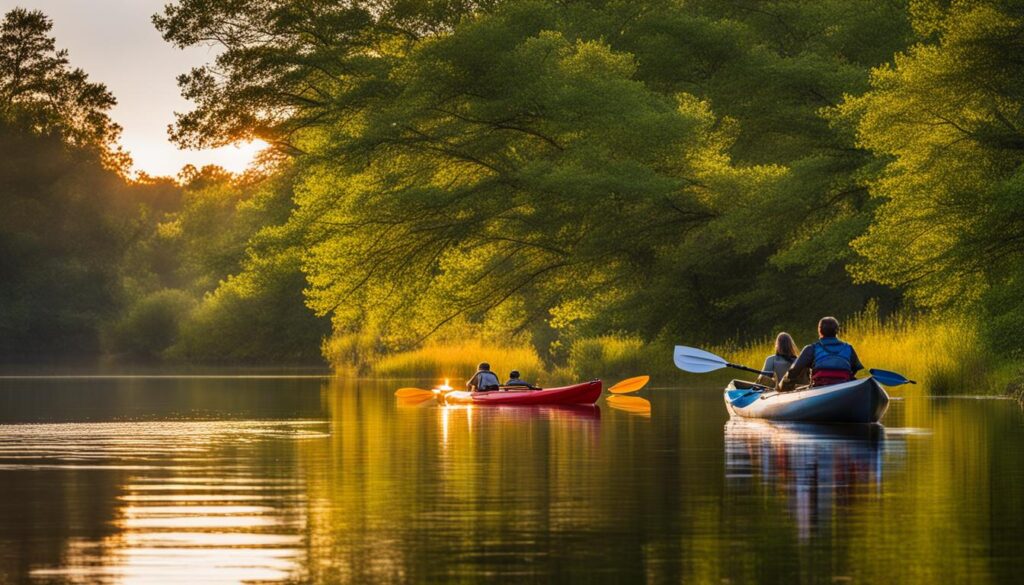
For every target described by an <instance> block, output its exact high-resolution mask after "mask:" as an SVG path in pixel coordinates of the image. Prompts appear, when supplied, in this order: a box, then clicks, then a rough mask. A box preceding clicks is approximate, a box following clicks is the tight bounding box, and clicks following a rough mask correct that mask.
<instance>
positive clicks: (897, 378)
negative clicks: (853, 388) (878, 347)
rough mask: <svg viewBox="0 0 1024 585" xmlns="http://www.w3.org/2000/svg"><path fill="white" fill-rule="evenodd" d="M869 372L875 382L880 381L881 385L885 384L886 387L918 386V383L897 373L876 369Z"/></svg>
mask: <svg viewBox="0 0 1024 585" xmlns="http://www.w3.org/2000/svg"><path fill="white" fill-rule="evenodd" d="M868 371H869V372H871V376H872V377H874V379H875V380H878V383H879V384H883V385H885V386H902V385H903V384H917V382H915V381H913V380H908V379H907V378H906V376H904V375H903V374H897V373H896V372H890V371H887V370H876V369H871V370H868Z"/></svg>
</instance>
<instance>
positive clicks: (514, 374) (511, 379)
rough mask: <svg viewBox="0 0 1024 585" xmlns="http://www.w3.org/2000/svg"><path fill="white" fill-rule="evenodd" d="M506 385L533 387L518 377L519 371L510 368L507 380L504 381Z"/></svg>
mask: <svg viewBox="0 0 1024 585" xmlns="http://www.w3.org/2000/svg"><path fill="white" fill-rule="evenodd" d="M505 385H506V386H522V387H524V388H533V386H531V385H530V383H529V382H527V381H525V380H522V379H520V378H519V371H518V370H512V371H511V372H509V373H508V382H505Z"/></svg>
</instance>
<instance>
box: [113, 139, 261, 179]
mask: <svg viewBox="0 0 1024 585" xmlns="http://www.w3.org/2000/svg"><path fill="white" fill-rule="evenodd" d="M126 142H127V141H126ZM125 146H126V148H127V150H128V151H129V153H130V154H131V156H132V163H133V167H134V169H135V171H136V172H138V173H146V174H148V175H150V176H154V177H158V176H171V177H173V176H175V175H177V174H178V173H179V172H180V171H181V168H182V167H184V166H185V165H187V164H191V165H193V166H195V167H197V168H201V167H204V166H206V165H217V166H220V167H223V168H224V169H225V170H227V171H230V172H232V173H243V172H245V171H246V170H247V169H248V168H249V165H250V164H252V162H253V160H255V158H256V156H257V155H258V154H259V153H260V152H262V151H263V150H265V149H266V148H267V147H268V146H270V145H269V144H267V142H265V141H263V140H260V139H258V138H257V139H255V140H249V141H245V142H236V143H234V144H228V145H226V146H221V147H219V148H211V149H207V150H170V149H168V145H167V144H166V143H163V142H159V143H150V142H148V141H147V142H142V143H137V144H126V145H125Z"/></svg>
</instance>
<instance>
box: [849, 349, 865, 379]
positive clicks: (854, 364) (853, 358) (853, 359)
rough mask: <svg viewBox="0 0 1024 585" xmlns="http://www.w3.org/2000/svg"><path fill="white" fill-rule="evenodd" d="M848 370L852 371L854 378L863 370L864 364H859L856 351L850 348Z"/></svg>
mask: <svg viewBox="0 0 1024 585" xmlns="http://www.w3.org/2000/svg"><path fill="white" fill-rule="evenodd" d="M850 368H851V369H852V370H853V375H854V376H856V375H857V372H859V371H861V370H863V369H864V364H862V363H860V358H859V357H857V350H855V349H853V346H852V345H851V346H850Z"/></svg>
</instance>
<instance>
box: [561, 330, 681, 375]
mask: <svg viewBox="0 0 1024 585" xmlns="http://www.w3.org/2000/svg"><path fill="white" fill-rule="evenodd" d="M567 368H568V370H569V373H570V375H571V376H572V377H573V378H575V379H592V378H611V377H617V376H638V375H642V374H649V375H650V374H670V373H671V372H673V369H672V348H671V347H669V346H668V345H667V344H662V343H646V342H644V341H643V340H642V339H640V338H639V337H634V336H623V335H602V336H600V337H586V338H583V339H577V340H576V341H574V342H573V343H572V345H571V346H570V347H569V360H568V363H567Z"/></svg>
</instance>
